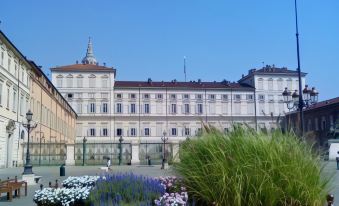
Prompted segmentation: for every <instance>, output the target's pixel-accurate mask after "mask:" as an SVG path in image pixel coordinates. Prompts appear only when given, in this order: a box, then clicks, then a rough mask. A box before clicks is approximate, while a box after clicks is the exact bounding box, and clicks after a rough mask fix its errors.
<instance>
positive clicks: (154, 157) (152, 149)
mask: <svg viewBox="0 0 339 206" xmlns="http://www.w3.org/2000/svg"><path fill="white" fill-rule="evenodd" d="M165 145H166V146H165V148H166V149H165V155H166V160H167V162H172V160H173V145H172V144H171V143H166V144H165ZM163 147H164V144H163V143H147V142H146V143H140V147H139V159H140V164H141V165H146V164H148V158H147V157H149V158H150V160H151V163H152V164H161V163H162V159H163V154H164V153H163Z"/></svg>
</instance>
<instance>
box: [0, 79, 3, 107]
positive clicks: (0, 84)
mask: <svg viewBox="0 0 339 206" xmlns="http://www.w3.org/2000/svg"><path fill="white" fill-rule="evenodd" d="M2 85H3V82H1V81H0V105H1V106H2Z"/></svg>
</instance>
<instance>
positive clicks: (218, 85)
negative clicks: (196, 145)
mask: <svg viewBox="0 0 339 206" xmlns="http://www.w3.org/2000/svg"><path fill="white" fill-rule="evenodd" d="M114 87H115V88H131V87H132V88H133V87H134V88H139V87H143V88H180V89H186V88H187V89H244V90H253V89H254V88H253V87H251V86H249V85H247V84H240V83H234V82H233V83H231V82H228V81H222V82H201V81H198V82H195V81H194V82H177V81H171V82H164V81H161V82H154V81H152V80H149V81H115V84H114Z"/></svg>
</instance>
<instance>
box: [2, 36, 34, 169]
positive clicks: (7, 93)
mask: <svg viewBox="0 0 339 206" xmlns="http://www.w3.org/2000/svg"><path fill="white" fill-rule="evenodd" d="M29 72H30V65H29V62H28V61H27V60H26V58H25V57H24V56H23V55H22V54H21V53H20V51H18V50H17V49H16V48H15V47H14V46H13V44H12V43H11V42H10V40H9V39H7V37H6V36H5V35H4V34H3V33H2V32H1V31H0V168H3V167H13V166H16V165H18V164H21V163H22V162H21V160H22V158H21V155H22V154H21V153H20V147H21V145H20V142H22V141H23V138H24V137H25V136H26V135H27V132H26V129H25V128H24V127H23V123H25V121H26V112H27V108H29V100H30V93H29V85H30V82H29V81H30V79H29Z"/></svg>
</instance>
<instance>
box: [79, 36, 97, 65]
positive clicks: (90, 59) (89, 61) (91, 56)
mask: <svg viewBox="0 0 339 206" xmlns="http://www.w3.org/2000/svg"><path fill="white" fill-rule="evenodd" d="M81 62H82V63H83V64H97V60H96V59H95V57H94V54H93V46H92V41H91V37H90V38H89V40H88V46H87V52H86V56H85V57H84V58H83V59H82V61H81Z"/></svg>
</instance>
